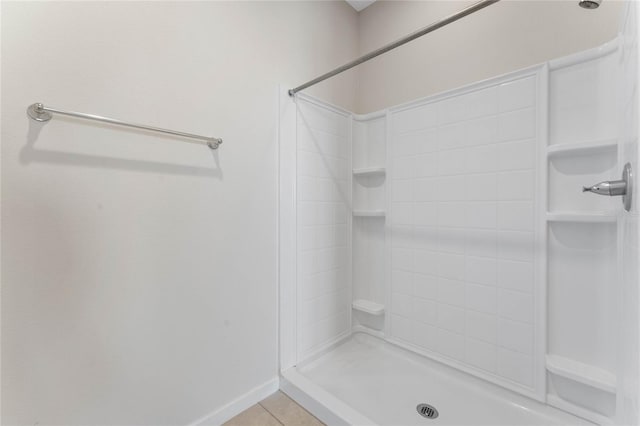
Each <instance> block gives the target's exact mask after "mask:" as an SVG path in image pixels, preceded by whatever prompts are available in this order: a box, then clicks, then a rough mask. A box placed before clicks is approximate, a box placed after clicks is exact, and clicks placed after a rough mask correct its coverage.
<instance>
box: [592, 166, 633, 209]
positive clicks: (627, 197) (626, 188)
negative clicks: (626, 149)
mask: <svg viewBox="0 0 640 426" xmlns="http://www.w3.org/2000/svg"><path fill="white" fill-rule="evenodd" d="M582 192H593V193H594V194H599V195H608V196H610V197H615V196H622V204H623V205H624V209H625V210H626V211H629V210H631V201H632V197H633V173H632V171H631V164H629V163H627V164H625V165H624V169H623V170H622V179H620V180H611V181H604V182H600V183H596V184H595V185H593V186H585V187H583V188H582Z"/></svg>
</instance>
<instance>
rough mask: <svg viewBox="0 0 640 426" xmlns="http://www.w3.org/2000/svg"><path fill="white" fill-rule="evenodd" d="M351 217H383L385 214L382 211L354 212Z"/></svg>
mask: <svg viewBox="0 0 640 426" xmlns="http://www.w3.org/2000/svg"><path fill="white" fill-rule="evenodd" d="M353 215H354V216H359V217H385V215H386V213H385V211H384V210H354V211H353Z"/></svg>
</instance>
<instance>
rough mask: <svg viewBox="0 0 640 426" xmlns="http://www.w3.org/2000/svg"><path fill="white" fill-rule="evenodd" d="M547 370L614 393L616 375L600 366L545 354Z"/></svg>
mask: <svg viewBox="0 0 640 426" xmlns="http://www.w3.org/2000/svg"><path fill="white" fill-rule="evenodd" d="M546 366H547V371H549V372H550V373H553V374H555V375H558V376H561V377H565V378H567V379H571V380H573V381H576V382H578V383H582V384H584V385H587V386H591V387H594V388H596V389H600V390H602V391H605V392H609V393H614V394H615V393H616V377H615V376H614V375H613V374H612V373H610V372H608V371H606V370H603V369H602V368H598V367H594V366H592V365H588V364H583V363H581V362H578V361H574V360H572V359H569V358H565V357H562V356H559V355H547V357H546Z"/></svg>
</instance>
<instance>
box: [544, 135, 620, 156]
mask: <svg viewBox="0 0 640 426" xmlns="http://www.w3.org/2000/svg"><path fill="white" fill-rule="evenodd" d="M617 149H618V141H617V140H615V139H608V140H603V141H595V142H585V143H563V144H555V145H550V146H549V147H547V155H548V156H549V157H560V156H569V155H593V154H599V153H601V154H605V153H615V151H616V150H617Z"/></svg>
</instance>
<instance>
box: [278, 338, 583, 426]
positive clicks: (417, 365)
mask: <svg viewBox="0 0 640 426" xmlns="http://www.w3.org/2000/svg"><path fill="white" fill-rule="evenodd" d="M281 388H282V390H283V391H284V392H285V393H287V394H289V396H290V397H292V398H293V399H294V400H296V401H297V402H298V403H299V404H301V405H302V406H304V407H305V408H307V409H308V410H309V411H311V412H312V413H313V414H314V415H316V416H317V417H318V418H320V419H321V420H322V421H324V422H325V423H327V424H330V425H332V426H333V425H348V424H352V425H592V424H593V423H590V422H588V421H586V420H583V419H581V418H579V417H575V416H572V415H570V414H567V413H564V412H562V411H559V410H557V409H555V408H552V407H549V406H547V405H544V404H541V403H539V402H537V401H534V400H531V399H529V398H526V397H524V396H521V395H518V394H516V393H514V392H511V391H508V390H506V389H503V388H501V387H498V386H496V385H493V384H490V383H488V382H485V381H483V380H480V379H477V378H475V377H473V376H470V375H468V374H466V373H462V372H459V371H456V370H454V369H452V368H450V367H446V366H444V365H442V364H439V363H437V362H435V361H431V360H429V359H426V358H424V357H422V356H419V355H416V354H413V353H411V352H409V351H406V350H404V349H402V348H399V347H397V346H395V345H393V344H391V343H388V342H386V341H384V340H381V339H379V338H376V337H373V336H370V335H368V334H364V333H355V334H352V335H351V336H350V337H349V338H347V339H345V340H344V341H343V342H341V343H340V344H338V345H336V346H335V347H333V348H332V349H331V350H329V351H328V352H325V353H324V354H323V355H321V356H319V357H317V358H316V359H313V360H311V361H309V362H307V363H304V364H302V365H299V366H297V367H293V368H290V369H288V370H286V371H284V372H283V373H282V380H281ZM420 404H428V405H429V406H431V407H433V408H435V409H436V410H437V412H438V416H437V417H436V418H425V417H424V416H423V415H421V414H420V413H419V412H418V410H417V407H418V405H420Z"/></svg>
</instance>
